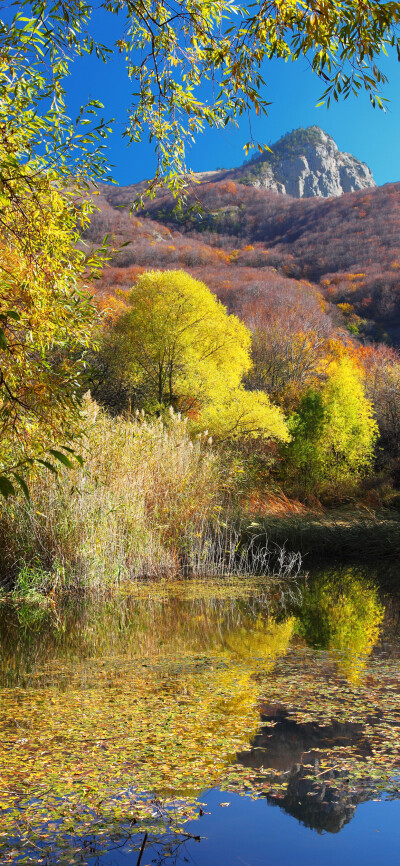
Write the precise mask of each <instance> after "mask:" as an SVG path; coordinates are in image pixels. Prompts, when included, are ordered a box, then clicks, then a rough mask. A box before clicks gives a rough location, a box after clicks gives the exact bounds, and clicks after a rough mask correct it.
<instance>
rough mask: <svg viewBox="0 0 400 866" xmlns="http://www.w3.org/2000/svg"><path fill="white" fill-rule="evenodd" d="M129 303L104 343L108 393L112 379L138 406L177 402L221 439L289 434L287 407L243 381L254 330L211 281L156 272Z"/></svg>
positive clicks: (155, 408) (195, 423)
mask: <svg viewBox="0 0 400 866" xmlns="http://www.w3.org/2000/svg"><path fill="white" fill-rule="evenodd" d="M127 304H128V308H127V310H126V312H124V313H122V314H121V315H120V316H119V318H117V321H116V323H115V324H111V327H110V326H109V327H108V328H107V330H106V333H105V337H104V339H103V341H102V345H101V350H100V359H99V360H100V363H102V361H103V359H104V358H106V359H107V360H106V366H107V380H108V381H107V383H106V385H105V387H106V389H107V391H108V389H109V382H110V378H111V380H112V381H115V382H116V383H117V386H118V388H119V389H120V390H121V384H123V386H124V388H125V393H126V394H127V395H128V396H129V399H130V401H131V405H132V407H133V408H135V407H137V408H141V407H144V408H145V409H146V410H147V411H150V412H159V411H161V412H162V411H163V410H165V409H167V408H168V407H170V406H172V407H173V409H175V410H177V411H180V412H182V413H184V414H186V415H188V416H189V418H190V419H191V423H192V428H193V429H195V430H197V431H201V430H204V429H206V428H207V427H208V429H209V431H210V432H211V433H212V434H213V435H217V436H219V437H228V436H236V435H239V436H256V435H262V436H265V437H270V438H277V439H281V440H283V441H285V439H287V438H288V433H287V428H286V424H285V421H284V418H283V415H282V413H281V411H280V409H278V408H277V407H274V406H272V405H271V403H270V402H269V399H268V397H267V395H265V394H260V393H259V392H256V391H253V392H247V391H245V390H244V388H243V386H242V384H241V383H242V379H243V376H244V375H245V374H246V373H247V372H248V371H249V369H250V367H251V359H250V344H251V337H250V333H249V331H248V330H247V328H246V326H245V325H244V323H243V322H241V321H240V320H239V319H238V318H237V317H236V316H233V315H231V316H229V315H228V314H227V312H226V309H225V307H224V306H223V305H222V304H221V302H220V301H218V300H217V298H216V297H215V296H214V295H213V294H212V293H211V292H210V290H209V289H208V288H207V286H206V285H204V283H201V282H199V281H198V280H195V279H194V278H193V277H191V276H189V274H186V273H185V272H184V271H149V272H148V273H145V274H143V275H142V276H140V277H139V278H138V280H137V282H136V284H135V285H134V287H133V289H132V290H131V292H130V293H129V294H128V295H127ZM96 396H98V395H97V394H96Z"/></svg>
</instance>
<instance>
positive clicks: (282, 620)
mask: <svg viewBox="0 0 400 866" xmlns="http://www.w3.org/2000/svg"><path fill="white" fill-rule="evenodd" d="M378 578H379V573H378V572H377V573H374V574H372V573H371V572H370V573H366V571H365V570H363V571H360V570H357V569H342V570H336V571H334V570H333V571H329V572H327V571H326V570H325V571H320V572H318V573H317V572H316V573H315V575H313V576H312V579H311V578H309V580H308V581H307V585H306V586H305V587H302V600H301V602H300V595H299V592H298V591H297V589H296V587H294V586H293V585H289V586H287V587H286V588H284V591H282V588H281V587H280V586H278V585H271V583H268V582H266V581H260V580H259V581H254V582H251V581H234V582H229V581H228V582H225V583H222V584H221V583H217V582H215V583H212V582H211V583H210V582H209V583H207V584H198V583H197V584H193V583H190V582H186V583H181V584H174V585H168V584H160V583H157V584H147V585H141V586H139V587H134V588H131V589H129V591H126V592H124V593H121V594H120V595H118V596H113V597H110V598H98V597H97V598H92V599H84V598H78V599H75V600H73V601H70V602H69V603H64V605H57V606H55V605H52V604H51V603H47V604H46V605H43V604H42V605H37V604H33V603H25V604H17V605H15V604H14V605H13V604H10V602H9V601H7V602H4V603H3V604H1V605H0V651H1V674H0V689H1V690H0V701H1V704H0V761H1V765H0V808H1V822H0V862H4V863H6V862H30V863H46V864H50V863H82V862H83V863H96V864H111V863H118V864H120V863H126V864H129V866H131V864H137V862H138V859H139V857H140V849H141V846H142V843H143V841H144V840H145V842H146V844H145V847H144V849H143V852H142V857H141V860H140V863H141V866H146V864H150V863H159V864H161V863H165V862H166V861H167V860H168V862H176V863H182V864H183V863H185V862H188V861H189V862H194V863H197V864H198V866H202V864H204V866H205V864H208V866H214V864H215V866H217V864H218V866H225V864H226V866H228V864H238V866H239V864H243V863H245V864H250V866H257V864H264V863H265V864H280V866H282V864H286V863H287V864H289V863H291V864H292V863H293V861H294V860H296V863H298V864H303V863H304V864H306V863H307V864H309V863H310V862H312V863H314V862H315V863H319V862H323V863H324V864H329V863H333V862H335V863H337V862H338V859H339V858H340V861H341V863H342V864H346V863H349V864H350V862H351V863H353V862H354V859H355V858H356V857H357V858H358V860H359V862H360V863H363V864H366V866H370V864H371V866H372V864H374V866H375V864H377V863H380V862H382V861H383V860H387V859H388V858H389V857H390V858H391V859H392V860H393V861H394V862H396V857H397V856H398V854H397V852H398V850H400V845H399V842H400V839H399V829H398V828H399V826H400V821H399V818H400V812H399V801H398V799H397V798H398V796H399V784H398V780H399V776H400V761H399V755H400V741H399V738H400V727H399V725H400V701H399V609H400V608H399V603H398V597H397V590H396V589H395V590H394V591H392V590H389V589H388V587H387V585H386V587H385V589H384V590H382V589H380V581H379V580H378ZM146 834H147V836H146ZM198 837H200V839H199V838H198Z"/></svg>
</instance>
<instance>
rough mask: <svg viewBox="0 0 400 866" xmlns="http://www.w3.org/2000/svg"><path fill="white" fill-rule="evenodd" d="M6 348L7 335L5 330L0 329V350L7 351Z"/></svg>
mask: <svg viewBox="0 0 400 866" xmlns="http://www.w3.org/2000/svg"><path fill="white" fill-rule="evenodd" d="M6 348H7V340H6V335H5V333H4V331H3V328H0V349H6Z"/></svg>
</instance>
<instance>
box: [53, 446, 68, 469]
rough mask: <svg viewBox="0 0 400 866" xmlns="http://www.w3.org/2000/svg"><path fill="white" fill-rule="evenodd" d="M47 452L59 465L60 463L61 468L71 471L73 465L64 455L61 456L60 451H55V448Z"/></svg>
mask: <svg viewBox="0 0 400 866" xmlns="http://www.w3.org/2000/svg"><path fill="white" fill-rule="evenodd" d="M49 451H50V454H52V455H53V457H55V459H56V460H58V461H59V463H62V465H63V466H67V467H68V469H73V463H72V462H71V460H70V459H69V457H67V456H66V454H63V453H62V451H57V450H56V448H49Z"/></svg>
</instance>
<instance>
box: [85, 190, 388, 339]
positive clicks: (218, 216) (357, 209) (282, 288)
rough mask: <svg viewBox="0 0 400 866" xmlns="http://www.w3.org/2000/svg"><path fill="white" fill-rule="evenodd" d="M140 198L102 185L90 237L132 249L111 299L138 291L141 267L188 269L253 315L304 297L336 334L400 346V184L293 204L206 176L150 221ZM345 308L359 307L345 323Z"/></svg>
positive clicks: (118, 264)
mask: <svg viewBox="0 0 400 866" xmlns="http://www.w3.org/2000/svg"><path fill="white" fill-rule="evenodd" d="M137 192H138V187H137V186H129V187H111V186H110V187H108V186H104V187H103V188H102V194H101V197H100V201H99V205H100V208H101V212H100V213H99V214H97V215H95V217H94V219H93V222H92V226H91V228H90V230H89V232H88V236H89V237H91V238H92V240H94V241H96V242H97V241H100V240H101V239H102V238H103V237H104V235H105V234H106V233H107V232H109V233H110V234H112V235H114V236H115V239H116V242H117V243H121V242H126V241H129V245H128V246H127V247H125V248H124V249H123V250H121V252H120V253H119V254H118V256H117V257H116V258H115V259H114V261H113V263H112V267H111V268H110V269H108V270H107V271H106V273H105V275H104V277H103V280H102V282H101V284H100V286H99V290H100V291H101V292H104V291H107V290H108V289H112V288H115V287H116V286H126V287H128V286H129V284H131V283H132V280H133V279H134V275H135V273H136V272H137V269H138V268H139V269H143V268H149V267H152V268H154V267H156V268H157V267H161V268H174V267H183V268H185V269H187V270H189V271H190V272H191V273H193V274H194V275H196V276H198V277H200V278H201V279H204V280H205V282H207V284H208V285H209V286H210V287H211V288H212V289H213V290H214V291H216V292H217V294H218V295H219V297H221V299H222V300H223V301H224V303H226V304H227V305H228V307H229V308H230V309H235V310H236V311H237V312H239V313H240V314H242V315H244V316H245V318H248V317H249V316H250V315H251V310H252V308H254V304H255V301H256V299H258V300H257V306H259V305H260V303H262V305H263V306H264V307H265V305H271V304H275V305H277V304H278V305H282V304H285V305H286V304H288V306H289V307H290V305H291V303H292V301H289V300H287V301H285V298H292V296H294V297H296V298H299V297H300V296H304V304H305V306H306V307H308V306H309V304H310V297H311V296H312V297H313V298H314V299H315V298H317V299H319V300H318V302H316V303H317V306H318V307H319V310H321V301H322V297H323V298H324V300H325V302H327V304H328V306H326V307H325V308H324V313H323V316H324V319H326V318H328V319H329V322H330V323H331V324H332V322H333V323H334V326H335V327H337V326H338V325H339V326H341V327H345V326H346V325H347V327H349V328H350V331H352V332H353V333H354V332H357V331H360V333H361V334H362V335H365V336H366V337H367V338H373V339H382V338H383V337H384V338H385V339H386V337H385V335H387V338H388V339H389V340H391V341H392V342H394V343H395V344H398V343H399V342H400V231H399V229H400V183H397V184H387V185H385V186H383V187H375V188H372V189H367V190H359V191H356V192H353V193H347V194H345V195H343V196H340V197H335V198H330V199H322V198H318V197H317V198H312V199H293V198H291V197H289V196H287V195H279V194H277V193H274V192H272V191H270V190H265V189H255V188H253V187H250V186H246V185H244V184H240V183H235V182H234V181H231V180H229V181H226V180H217V181H215V180H214V181H212V182H209V181H208V179H206V180H205V181H203V182H201V183H199V184H198V185H196V187H195V188H193V189H192V191H191V192H190V193H189V195H188V198H187V202H186V205H185V206H184V207H183V209H182V211H180V212H178V213H177V212H176V211H174V202H173V200H172V199H171V197H170V196H169V195H168V194H165V193H162V192H160V193H159V194H158V195H157V197H156V198H155V199H154V200H152V201H149V202H148V203H147V204H146V208H145V210H144V211H143V212H142V213H141V214H140V219H138V218H137V217H131V216H129V206H130V204H131V203H132V201H133V200H134V198H135V196H136V195H137ZM261 299H263V300H262V301H261ZM296 304H297V302H296ZM338 304H350V305H351V307H353V308H354V309H353V310H352V309H347V311H346V314H345V316H343V312H342V311H341V309H340V308H338ZM332 317H333V318H332ZM357 317H358V318H357ZM359 320H361V321H359Z"/></svg>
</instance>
